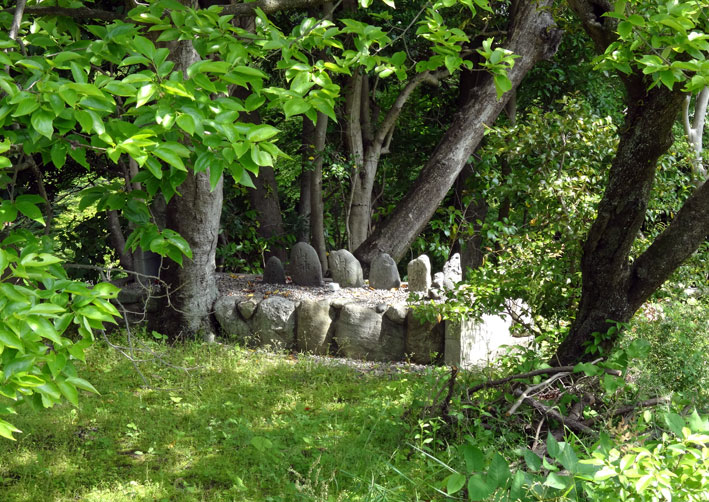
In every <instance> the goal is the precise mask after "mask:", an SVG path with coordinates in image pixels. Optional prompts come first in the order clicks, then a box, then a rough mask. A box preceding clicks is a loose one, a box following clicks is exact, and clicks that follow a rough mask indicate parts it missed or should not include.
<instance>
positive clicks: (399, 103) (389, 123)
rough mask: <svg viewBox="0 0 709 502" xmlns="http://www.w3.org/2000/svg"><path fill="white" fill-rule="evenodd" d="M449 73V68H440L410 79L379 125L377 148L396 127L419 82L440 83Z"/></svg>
mask: <svg viewBox="0 0 709 502" xmlns="http://www.w3.org/2000/svg"><path fill="white" fill-rule="evenodd" d="M448 75H449V73H448V70H439V71H436V72H433V73H431V72H429V71H425V72H423V73H419V74H417V75H416V76H415V77H413V78H412V79H411V80H409V82H408V83H407V84H406V86H404V88H403V89H402V90H401V92H400V93H399V95H398V96H397V97H396V101H394V104H393V105H391V108H389V111H388V112H387V114H386V117H384V121H383V122H382V124H381V125H380V126H379V130H378V131H377V134H376V137H375V138H374V145H376V148H382V146H383V145H384V142H385V141H386V139H387V136H389V132H390V131H392V130H393V129H394V126H395V125H396V121H397V120H398V118H399V115H400V114H401V110H402V109H403V108H404V105H405V104H406V102H407V101H408V100H409V98H410V97H411V94H412V93H413V92H414V90H416V88H417V87H418V86H419V84H421V83H423V82H426V83H428V84H431V85H438V83H439V82H440V81H441V79H443V78H445V77H447V76H448Z"/></svg>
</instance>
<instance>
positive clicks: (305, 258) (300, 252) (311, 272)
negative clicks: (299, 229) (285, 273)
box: [289, 242, 323, 286]
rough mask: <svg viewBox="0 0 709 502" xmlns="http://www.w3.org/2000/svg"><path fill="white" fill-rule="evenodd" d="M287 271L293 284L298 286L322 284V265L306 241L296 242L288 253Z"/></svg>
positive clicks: (313, 249)
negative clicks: (288, 263)
mask: <svg viewBox="0 0 709 502" xmlns="http://www.w3.org/2000/svg"><path fill="white" fill-rule="evenodd" d="M289 271H290V276H291V279H292V280H293V284H297V285H298V286H322V284H323V280H322V266H321V265H320V258H318V253H317V251H315V248H313V246H311V245H310V244H308V243H306V242H298V243H296V245H295V246H293V250H292V251H291V254H290V265H289Z"/></svg>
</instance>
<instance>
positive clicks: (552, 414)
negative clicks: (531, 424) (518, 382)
mask: <svg viewBox="0 0 709 502" xmlns="http://www.w3.org/2000/svg"><path fill="white" fill-rule="evenodd" d="M514 393H515V395H516V396H522V394H523V392H522V389H517V390H515V391H514ZM524 402H526V403H527V404H529V405H530V406H531V407H532V408H534V409H535V410H537V411H538V412H540V413H541V414H543V415H545V416H547V417H549V418H553V419H554V420H556V421H557V422H561V423H562V424H563V425H564V426H565V427H568V428H569V429H571V430H573V431H576V432H582V433H584V434H588V435H590V436H595V435H596V431H594V430H593V429H591V428H590V427H589V426H587V425H584V424H582V423H581V422H579V421H578V420H573V419H571V418H568V417H565V416H564V415H562V414H561V413H559V412H558V411H556V410H555V409H554V408H551V407H549V406H546V405H544V404H542V403H540V402H539V401H537V400H536V399H533V398H531V397H524Z"/></svg>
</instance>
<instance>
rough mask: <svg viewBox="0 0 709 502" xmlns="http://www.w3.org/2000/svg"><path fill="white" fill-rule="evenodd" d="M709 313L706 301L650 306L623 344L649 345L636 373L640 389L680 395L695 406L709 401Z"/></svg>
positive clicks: (694, 300)
mask: <svg viewBox="0 0 709 502" xmlns="http://www.w3.org/2000/svg"><path fill="white" fill-rule="evenodd" d="M708 331H709V311H707V308H706V305H705V304H704V301H703V300H697V299H694V298H690V299H689V300H687V301H685V302H671V303H670V302H667V301H662V302H659V303H655V304H648V305H647V306H646V307H645V308H644V309H643V310H642V311H640V312H639V313H638V314H637V316H636V319H635V320H634V322H633V324H632V326H631V328H630V329H629V330H628V331H627V334H626V336H625V339H624V341H623V343H624V344H627V343H629V342H631V341H632V340H637V339H642V340H646V341H647V342H649V346H650V350H649V353H648V355H647V357H646V358H644V359H642V360H641V361H639V367H638V369H637V371H636V372H635V373H636V374H635V380H636V381H635V383H636V385H637V387H638V389H639V390H640V391H641V392H643V393H646V394H648V395H663V394H667V393H670V392H675V393H679V394H681V396H682V397H683V398H684V399H687V400H688V401H692V402H694V403H695V404H696V405H699V406H705V405H706V403H707V399H709V366H707V364H706V359H707V354H708V353H709V339H707V332H708Z"/></svg>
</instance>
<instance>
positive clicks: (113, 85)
mask: <svg viewBox="0 0 709 502" xmlns="http://www.w3.org/2000/svg"><path fill="white" fill-rule="evenodd" d="M104 89H106V90H107V91H108V92H110V93H111V94H113V95H114V96H123V97H131V96H135V91H136V89H135V87H133V86H132V85H130V84H125V83H123V82H121V81H119V80H111V81H110V82H109V83H108V84H106V87H104Z"/></svg>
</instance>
